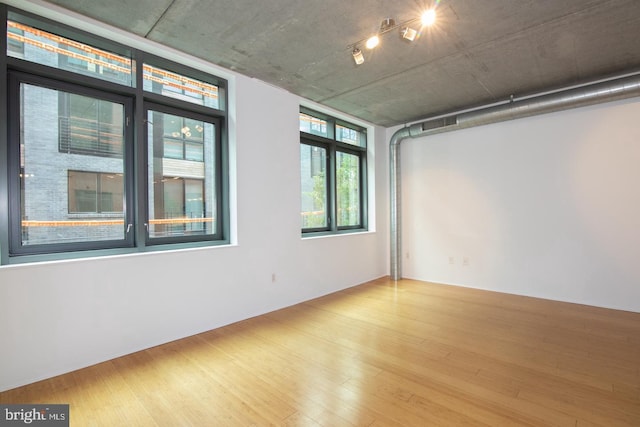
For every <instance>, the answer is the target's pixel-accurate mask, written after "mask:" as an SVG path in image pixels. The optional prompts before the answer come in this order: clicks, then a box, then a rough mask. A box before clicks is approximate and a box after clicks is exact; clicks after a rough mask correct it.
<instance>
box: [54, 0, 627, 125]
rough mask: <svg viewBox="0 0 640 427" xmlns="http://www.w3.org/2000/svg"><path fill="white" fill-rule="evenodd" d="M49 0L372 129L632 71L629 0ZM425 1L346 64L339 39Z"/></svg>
mask: <svg viewBox="0 0 640 427" xmlns="http://www.w3.org/2000/svg"><path fill="white" fill-rule="evenodd" d="M49 2H50V3H53V4H57V5H59V6H62V7H64V8H67V9H70V10H73V11H75V12H78V13H80V14H83V15H86V16H90V17H92V18H94V19H97V20H99V21H103V22H106V23H108V24H111V25H113V26H116V27H120V28H123V29H125V30H128V31H130V32H133V33H135V34H138V35H140V36H143V37H146V38H148V39H150V40H154V41H156V42H159V43H162V44H164V45H167V46H171V47H174V48H176V49H179V50H181V51H184V52H187V53H189V54H192V55H194V56H197V57H200V58H203V59H205V60H207V61H209V62H212V63H214V64H218V65H221V66H223V67H225V68H228V69H231V70H234V71H237V72H239V73H241V74H245V75H248V76H251V77H255V78H258V79H260V80H263V81H265V82H268V83H271V84H273V85H276V86H279V87H282V88H284V89H286V90H288V91H290V92H292V93H295V94H298V95H300V96H303V97H305V98H308V99H310V100H313V101H316V102H318V103H320V104H324V105H327V106H329V107H333V108H335V109H337V110H340V111H343V112H345V113H349V114H351V115H353V116H356V117H359V118H361V119H363V120H366V121H369V122H372V123H375V124H379V125H382V126H393V125H397V124H403V123H407V122H411V121H415V120H418V119H422V118H426V117H430V116H434V115H438V114H442V113H447V112H451V111H456V110H461V109H464V108H469V107H473V106H477V105H483V104H488V103H492V102H496V101H502V100H505V99H508V98H509V97H510V96H511V95H514V96H516V97H518V96H521V95H526V94H530V93H536V92H541V91H545V90H549V89H552V88H558V87H563V86H569V85H575V84H580V83H583V82H585V81H590V80H594V79H599V78H603V77H606V76H610V75H613V74H621V73H628V72H636V71H639V70H640V37H639V35H640V30H639V29H640V0H562V1H558V0H472V1H470V0H440V1H437V2H436V1H435V0H433V1H429V0H395V1H382V0H351V1H345V0H324V1H303V0H266V1H255V0H253V1H251V0H233V1H222V0H109V1H105V0H49ZM435 3H437V4H438V5H437V13H438V21H437V23H436V25H435V26H434V27H431V28H429V29H428V30H426V31H424V32H423V34H422V36H421V38H420V39H419V40H418V41H416V42H414V43H412V44H409V43H406V42H404V41H402V40H401V39H400V37H399V36H398V33H397V32H396V31H393V32H391V33H388V34H386V35H385V36H384V37H383V38H382V43H381V45H380V46H379V47H378V48H376V49H375V50H374V51H366V50H365V49H363V51H364V54H365V57H366V61H365V63H364V64H362V65H360V66H356V65H355V63H354V61H353V58H352V56H351V51H350V49H349V48H348V45H350V44H352V43H355V42H357V41H358V40H361V39H363V38H365V37H367V36H368V35H370V34H371V33H374V32H376V31H377V30H378V28H379V26H380V23H381V21H382V20H383V19H385V18H387V17H389V18H394V19H395V20H396V22H402V21H405V20H408V19H411V18H413V17H415V16H419V14H420V11H421V10H423V9H424V7H425V6H429V5H431V4H435Z"/></svg>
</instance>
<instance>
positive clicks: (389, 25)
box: [380, 18, 396, 33]
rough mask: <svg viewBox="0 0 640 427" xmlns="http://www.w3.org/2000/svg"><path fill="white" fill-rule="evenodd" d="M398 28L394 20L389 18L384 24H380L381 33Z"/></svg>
mask: <svg viewBox="0 0 640 427" xmlns="http://www.w3.org/2000/svg"><path fill="white" fill-rule="evenodd" d="M395 26H396V21H395V19H393V18H387V19H385V20H383V21H382V24H380V32H381V33H383V32H385V31H389V30H391V29H393V27H395Z"/></svg>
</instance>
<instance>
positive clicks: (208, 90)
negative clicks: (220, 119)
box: [143, 64, 220, 109]
mask: <svg viewBox="0 0 640 427" xmlns="http://www.w3.org/2000/svg"><path fill="white" fill-rule="evenodd" d="M143 78H144V85H143V87H144V90H146V91H149V92H152V93H157V94H160V95H164V96H168V97H171V98H176V99H180V100H183V101H187V102H191V103H194V104H199V105H204V106H205V107H211V108H216V109H220V102H219V88H218V86H216V85H214V84H210V83H206V82H204V81H200V80H197V79H194V78H191V77H186V76H183V75H181V74H178V73H174V72H171V71H167V70H164V69H162V68H159V67H156V66H153V65H149V64H144V66H143Z"/></svg>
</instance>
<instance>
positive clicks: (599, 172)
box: [388, 99, 640, 311]
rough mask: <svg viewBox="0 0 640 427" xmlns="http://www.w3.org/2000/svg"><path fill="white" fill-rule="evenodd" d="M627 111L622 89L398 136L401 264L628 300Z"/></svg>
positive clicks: (631, 147) (635, 194)
mask: <svg viewBox="0 0 640 427" xmlns="http://www.w3.org/2000/svg"><path fill="white" fill-rule="evenodd" d="M639 117H640V100H639V99H633V100H627V101H624V102H617V103H609V104H601V105H597V106H592V107H587V108H581V109H574V110H569V111H565V112H561V113H555V114H548V115H542V116H536V117H533V118H527V119H520V120H516V121H511V122H504V123H498V124H493V125H487V126H482V127H477V128H472V129H467V130H462V131H457V132H451V133H445V134H440V135H435V136H431V137H425V138H421V139H416V140H405V141H404V142H403V143H402V148H401V150H402V157H401V161H402V182H403V193H402V195H403V208H402V209H403V214H402V217H403V221H404V224H403V234H402V236H403V241H404V245H403V250H402V252H403V257H404V258H403V264H404V271H403V276H404V277H409V278H415V279H420V280H427V281H433V282H439V283H446V284H456V285H463V286H468V287H475V288H482V289H490V290H494V291H500V292H508V293H514V294H521V295H529V296H536V297H541V298H547V299H553V300H561V301H569V302H576V303H582V304H589V305H594V306H602V307H609V308H617V309H623V310H630V311H640V262H639V260H640V256H639V255H640V249H639V248H640V245H639V243H638V242H640V191H639V190H638V188H639V183H640V120H638V118H639ZM390 131H391V130H389V131H388V134H389V135H390ZM407 255H408V258H407ZM465 258H466V259H467V260H468V265H464V264H465V262H464V260H465Z"/></svg>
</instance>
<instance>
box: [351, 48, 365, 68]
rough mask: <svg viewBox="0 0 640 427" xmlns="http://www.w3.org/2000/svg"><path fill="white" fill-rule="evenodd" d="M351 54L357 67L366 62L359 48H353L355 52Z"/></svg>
mask: <svg viewBox="0 0 640 427" xmlns="http://www.w3.org/2000/svg"><path fill="white" fill-rule="evenodd" d="M351 54H352V55H353V60H354V61H356V65H360V64H362V63H363V62H364V55H363V54H362V51H361V50H360V49H358V48H357V47H355V48H353V52H351Z"/></svg>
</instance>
